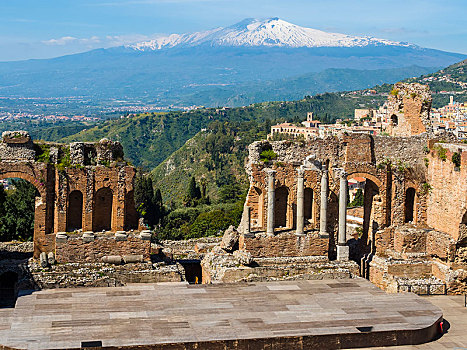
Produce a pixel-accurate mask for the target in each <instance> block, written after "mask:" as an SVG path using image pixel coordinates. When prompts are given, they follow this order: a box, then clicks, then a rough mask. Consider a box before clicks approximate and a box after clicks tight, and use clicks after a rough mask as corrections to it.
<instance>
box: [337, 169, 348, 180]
mask: <svg viewBox="0 0 467 350" xmlns="http://www.w3.org/2000/svg"><path fill="white" fill-rule="evenodd" d="M348 175H349V174H347V172H346V171H345V170H344V169H340V170H339V177H340V178H341V179H346V180H347V176H348Z"/></svg>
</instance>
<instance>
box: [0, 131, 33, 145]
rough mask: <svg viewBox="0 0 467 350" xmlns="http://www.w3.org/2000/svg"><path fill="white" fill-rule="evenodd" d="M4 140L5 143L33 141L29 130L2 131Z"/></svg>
mask: <svg viewBox="0 0 467 350" xmlns="http://www.w3.org/2000/svg"><path fill="white" fill-rule="evenodd" d="M2 140H3V142H5V143H15V144H21V143H27V142H29V141H31V136H30V135H29V133H28V132H27V131H22V130H20V131H4V132H3V133H2Z"/></svg>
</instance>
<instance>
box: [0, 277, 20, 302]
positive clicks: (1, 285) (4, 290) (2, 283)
mask: <svg viewBox="0 0 467 350" xmlns="http://www.w3.org/2000/svg"><path fill="white" fill-rule="evenodd" d="M17 282H18V275H17V274H16V273H15V272H12V271H8V272H5V273H4V274H2V275H0V308H6V307H15V303H16V283H17Z"/></svg>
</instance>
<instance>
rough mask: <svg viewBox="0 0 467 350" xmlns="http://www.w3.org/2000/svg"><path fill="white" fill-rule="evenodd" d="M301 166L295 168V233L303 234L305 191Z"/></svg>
mask: <svg viewBox="0 0 467 350" xmlns="http://www.w3.org/2000/svg"><path fill="white" fill-rule="evenodd" d="M303 174H304V170H303V168H299V169H297V231H296V232H295V234H297V235H300V236H301V235H303V234H304V230H303V229H304V226H305V216H304V213H303V212H304V209H305V208H304V207H305V193H304V189H303V182H304V181H303Z"/></svg>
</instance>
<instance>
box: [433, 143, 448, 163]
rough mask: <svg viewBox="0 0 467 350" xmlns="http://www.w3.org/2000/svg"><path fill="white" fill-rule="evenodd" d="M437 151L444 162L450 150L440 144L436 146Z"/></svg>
mask: <svg viewBox="0 0 467 350" xmlns="http://www.w3.org/2000/svg"><path fill="white" fill-rule="evenodd" d="M435 149H436V152H437V153H438V157H439V158H440V159H441V160H442V161H443V162H444V161H445V160H446V159H448V158H447V155H446V154H447V152H448V150H447V149H446V148H444V147H442V146H440V145H436V146H435Z"/></svg>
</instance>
